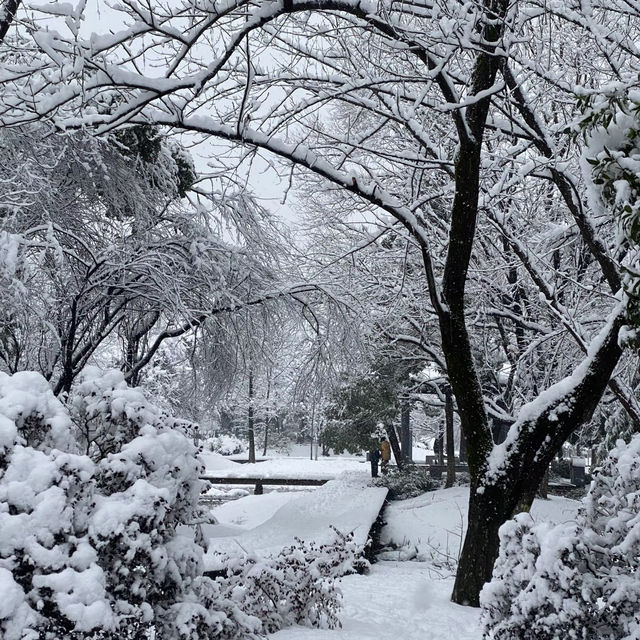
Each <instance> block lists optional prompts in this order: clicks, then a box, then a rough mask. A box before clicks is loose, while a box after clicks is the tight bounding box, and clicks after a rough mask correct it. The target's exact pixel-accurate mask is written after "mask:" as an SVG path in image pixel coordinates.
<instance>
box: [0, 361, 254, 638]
mask: <svg viewBox="0 0 640 640" xmlns="http://www.w3.org/2000/svg"><path fill="white" fill-rule="evenodd" d="M0 394H1V397H0V447H1V449H0V451H1V454H0V455H2V458H3V465H2V466H0V531H2V535H1V536H0V636H1V637H2V638H3V639H4V640H26V639H32V638H33V639H34V640H35V639H36V638H38V639H51V640H53V639H56V640H58V639H59V638H71V637H73V638H93V637H96V638H97V637H100V638H114V639H115V638H125V637H134V636H135V637H142V636H140V635H136V634H141V633H143V632H144V631H145V630H147V629H151V628H153V629H155V631H156V637H158V638H164V639H167V640H168V639H178V638H180V639H187V638H189V639H191V638H193V639H194V640H195V638H200V637H205V636H206V635H207V634H212V635H215V634H217V635H218V637H247V638H249V637H251V634H253V633H254V632H255V631H257V630H259V629H260V622H259V621H258V620H257V619H254V618H251V617H247V616H241V615H236V613H237V607H236V606H235V605H234V603H233V602H230V601H228V600H226V599H225V598H224V597H223V596H221V594H220V587H219V586H218V585H217V584H215V583H214V582H212V581H211V580H208V579H206V578H203V577H202V556H203V549H202V548H201V547H200V545H198V544H197V543H196V542H195V541H194V540H192V539H191V538H190V537H189V536H188V535H180V533H179V529H178V527H179V525H180V524H181V523H191V522H193V521H194V519H195V518H196V517H197V515H198V495H199V491H200V483H199V480H198V475H199V473H200V463H199V461H198V460H197V458H196V453H197V452H196V450H195V448H194V446H193V445H192V444H191V443H190V441H189V440H188V439H187V438H186V437H185V436H183V435H182V434H181V433H180V432H178V431H176V430H174V429H172V428H171V426H172V421H171V419H169V418H167V417H166V416H164V415H163V414H162V413H161V412H159V411H158V410H157V409H155V408H154V407H153V406H151V405H149V404H148V403H147V401H146V399H145V398H144V395H143V394H142V393H141V392H140V390H137V389H128V388H127V387H126V384H125V383H124V380H123V379H122V376H121V374H119V373H118V372H115V371H111V372H107V373H105V374H103V373H101V372H98V371H97V370H91V371H89V372H88V374H87V375H86V376H85V378H84V379H83V381H81V383H80V385H79V387H78V388H77V389H76V391H75V395H74V400H73V401H72V405H73V414H74V416H75V417H76V418H78V416H84V417H85V418H88V419H90V420H91V421H92V423H93V426H94V427H95V428H94V429H93V432H94V434H97V436H98V437H99V438H102V440H103V442H104V443H106V442H107V440H108V438H113V441H112V442H111V443H110V445H109V449H111V452H110V453H107V454H106V455H104V457H102V458H101V459H99V460H93V459H92V458H91V457H89V456H87V455H80V454H78V453H77V452H76V451H73V439H72V438H71V434H72V432H73V429H72V422H71V419H70V416H69V413H68V412H67V410H66V408H65V407H64V406H63V405H62V404H61V403H60V402H59V401H58V400H57V399H56V398H55V397H54V396H53V394H52V393H51V391H50V389H49V386H48V384H47V383H46V381H45V380H44V379H43V378H41V377H40V376H39V375H37V374H32V373H18V374H15V375H14V376H11V377H9V376H7V375H4V374H0ZM84 444H87V443H84ZM89 448H91V447H89ZM64 449H66V450H64ZM187 531H189V530H187Z"/></svg>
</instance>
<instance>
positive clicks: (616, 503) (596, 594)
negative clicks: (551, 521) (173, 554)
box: [481, 435, 640, 640]
mask: <svg viewBox="0 0 640 640" xmlns="http://www.w3.org/2000/svg"><path fill="white" fill-rule="evenodd" d="M481 603H482V607H483V620H484V625H485V633H486V637H488V638H494V639H496V640H552V639H556V638H557V639H558V640H560V639H562V640H564V639H576V640H578V639H580V640H583V639H585V638H598V639H599V640H632V639H633V640H636V639H637V638H639V637H640V613H639V612H640V435H638V436H635V437H634V438H633V440H632V441H631V443H630V444H629V445H625V444H624V442H623V441H619V442H618V443H617V446H616V448H615V449H614V450H613V451H611V453H610V455H609V457H608V458H607V460H606V461H605V463H604V465H603V467H602V469H601V470H600V472H599V474H598V475H597V477H596V479H595V480H594V481H593V483H592V484H591V488H590V490H589V493H588V495H587V497H586V498H585V499H584V501H583V504H582V506H581V508H580V510H579V512H578V515H577V518H576V521H575V522H570V523H565V524H561V525H558V526H550V525H548V524H535V523H534V522H533V520H532V519H531V517H530V516H529V515H527V514H521V515H519V516H517V517H516V518H515V519H514V520H512V521H510V522H507V523H506V524H505V525H503V527H502V528H501V529H500V556H499V558H498V560H497V562H496V565H495V567H494V572H493V579H492V581H491V582H490V583H488V584H487V585H486V586H485V588H484V590H483V592H482V595H481Z"/></svg>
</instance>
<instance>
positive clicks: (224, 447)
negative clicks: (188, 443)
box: [202, 434, 247, 456]
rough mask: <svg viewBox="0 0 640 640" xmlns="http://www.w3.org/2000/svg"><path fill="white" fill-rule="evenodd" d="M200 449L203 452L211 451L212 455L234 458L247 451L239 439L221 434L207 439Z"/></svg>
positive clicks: (244, 444) (245, 445)
mask: <svg viewBox="0 0 640 640" xmlns="http://www.w3.org/2000/svg"><path fill="white" fill-rule="evenodd" d="M202 448H203V449H204V450H205V451H213V452H214V453H219V454H220V455H222V456H234V455H237V454H239V453H245V451H246V450H247V444H246V443H245V442H243V441H242V440H240V439H239V438H236V436H233V435H230V434H221V435H219V436H212V437H211V438H207V439H206V440H205V441H204V442H203V443H202Z"/></svg>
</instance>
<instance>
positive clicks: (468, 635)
mask: <svg viewBox="0 0 640 640" xmlns="http://www.w3.org/2000/svg"><path fill="white" fill-rule="evenodd" d="M357 460H358V459H357V458H355V459H353V458H343V459H340V458H329V459H328V460H322V461H320V460H318V462H316V461H312V460H309V459H302V458H301V459H296V458H286V459H282V460H273V461H271V462H272V469H273V470H275V469H281V470H283V471H284V470H286V471H287V473H290V474H291V473H299V474H300V475H305V476H308V475H309V474H311V473H313V472H314V471H316V472H317V468H318V467H317V466H316V465H319V464H320V463H321V462H322V463H324V464H323V465H322V466H324V467H325V468H326V466H327V465H334V466H333V469H334V474H335V473H336V471H337V469H338V468H342V467H343V466H345V467H347V468H349V465H350V464H353V462H355V464H358V465H360V466H359V467H357V468H358V469H359V473H354V472H353V471H352V472H351V473H347V474H344V475H343V476H341V477H340V478H339V479H338V480H336V481H333V482H330V483H328V484H327V485H324V486H323V487H320V488H317V489H316V488H314V489H309V490H302V491H300V490H297V491H286V492H283V491H273V492H270V493H265V494H264V495H262V496H253V495H251V496H247V497H245V498H241V499H239V500H236V501H233V502H228V503H225V504H222V505H220V506H218V507H215V508H214V509H213V514H214V516H215V517H216V519H217V521H218V523H219V524H218V525H216V527H213V528H209V529H208V530H207V535H209V536H210V538H211V549H212V550H213V549H218V550H224V547H225V546H228V545H232V546H234V545H235V546H236V549H237V547H238V545H241V546H242V548H245V549H246V548H247V547H251V549H252V550H255V549H256V548H258V549H259V550H260V552H262V553H265V552H269V551H274V550H275V549H276V548H277V547H279V546H283V545H284V544H288V543H289V542H290V541H291V540H292V539H293V537H294V536H299V537H302V538H303V539H312V538H313V539H317V538H318V537H320V540H319V541H320V542H321V541H322V536H323V535H327V532H328V531H329V528H328V523H329V522H333V523H334V524H336V525H337V526H338V528H339V529H340V530H342V531H348V530H351V528H358V525H359V524H360V525H361V526H360V527H359V528H360V529H361V530H362V531H361V532H365V530H366V531H368V527H369V525H370V522H371V520H372V518H373V517H374V515H373V510H374V509H375V508H377V507H376V500H379V498H380V496H376V495H375V493H371V492H376V491H379V489H371V488H367V487H366V485H367V482H368V474H367V472H366V471H367V470H368V465H367V466H364V465H362V464H361V463H360V462H357ZM226 462H227V463H228V461H226ZM231 464H234V465H236V463H231ZM267 464H270V463H269V462H262V463H258V464H257V465H255V466H256V467H257V466H260V468H261V469H264V467H263V466H262V465H267ZM237 466H240V465H237ZM249 466H250V465H241V467H242V468H247V467H249ZM292 466H293V469H295V471H292ZM351 468H353V467H351ZM247 475H249V474H247ZM365 496H368V497H365ZM467 500H468V489H466V488H464V487H454V488H453V489H443V490H440V491H433V492H429V493H426V494H424V495H422V496H419V497H417V498H412V499H410V500H404V501H399V502H392V503H390V504H389V506H388V507H387V509H386V511H385V521H386V525H385V527H384V528H383V530H382V536H381V541H382V542H383V543H384V544H385V545H388V547H389V549H388V550H387V551H386V552H384V553H383V554H382V555H381V557H383V558H385V560H383V561H381V562H378V563H377V564H375V565H373V566H372V568H371V571H370V573H369V574H368V575H362V576H361V575H352V576H346V577H345V578H343V579H342V580H341V583H340V588H341V590H342V592H343V610H342V612H341V616H340V617H341V621H342V628H340V629H334V630H323V629H308V628H303V627H294V628H289V629H284V630H282V631H279V632H278V633H275V634H272V635H271V636H270V638H273V640H374V639H375V640H386V639H389V640H413V639H415V640H418V639H419V640H450V639H451V638H454V639H455V640H480V639H481V637H482V632H481V629H480V624H479V612H478V610H477V609H472V608H469V607H461V606H459V605H455V604H453V603H452V602H450V600H449V598H450V595H451V590H452V588H453V575H454V571H455V561H456V558H457V555H458V553H459V549H460V544H461V536H462V534H463V530H464V526H465V524H466V512H467ZM577 507H578V503H577V502H576V501H574V500H569V499H566V498H558V497H552V498H551V499H549V500H537V501H536V502H535V503H534V505H533V508H532V517H533V518H535V519H537V520H550V521H553V522H562V521H565V520H569V519H571V518H572V517H573V516H574V514H575V512H576V509H577ZM321 532H324V533H321ZM416 560H419V562H417V561H416ZM209 565H210V566H211V557H210V558H209ZM214 566H215V565H214Z"/></svg>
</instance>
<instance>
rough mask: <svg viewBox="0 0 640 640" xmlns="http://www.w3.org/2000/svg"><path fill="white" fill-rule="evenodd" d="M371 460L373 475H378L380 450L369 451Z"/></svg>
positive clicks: (374, 476)
mask: <svg viewBox="0 0 640 640" xmlns="http://www.w3.org/2000/svg"><path fill="white" fill-rule="evenodd" d="M369 462H370V463H371V477H372V478H377V477H378V462H380V450H379V449H371V451H369Z"/></svg>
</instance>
